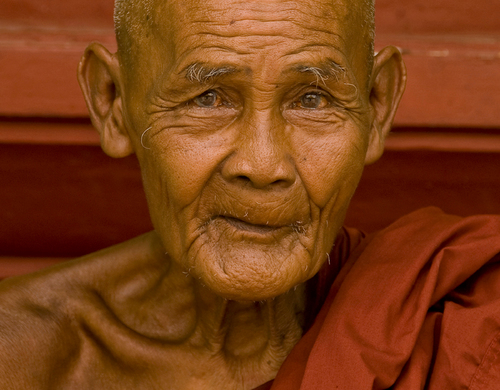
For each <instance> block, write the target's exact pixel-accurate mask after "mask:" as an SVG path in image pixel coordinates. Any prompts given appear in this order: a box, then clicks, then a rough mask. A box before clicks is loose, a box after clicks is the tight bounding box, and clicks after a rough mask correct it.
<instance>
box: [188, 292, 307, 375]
mask: <svg viewBox="0 0 500 390" xmlns="http://www.w3.org/2000/svg"><path fill="white" fill-rule="evenodd" d="M304 290H305V289H304V286H299V287H298V288H296V289H294V290H292V291H289V292H288V293H286V294H283V295H281V296H278V297H276V298H272V299H269V300H266V301H258V302H253V301H249V302H239V301H231V300H226V299H224V298H221V297H219V296H217V295H216V294H214V293H212V292H211V291H209V290H208V289H207V288H206V287H203V286H201V285H200V284H195V285H194V294H195V301H196V304H197V313H198V324H199V328H198V331H199V335H200V336H201V339H202V340H203V341H204V343H207V344H208V345H209V346H210V349H211V350H213V351H221V352H223V353H224V356H226V357H227V358H233V359H236V360H239V359H245V360H248V359H249V358H252V357H254V358H258V359H260V358H262V356H267V355H269V356H274V359H273V360H277V363H279V365H281V363H282V360H281V359H284V358H285V357H286V356H287V355H288V353H289V352H290V350H291V349H292V348H293V346H294V345H295V343H296V342H297V341H298V340H299V339H300V337H301V336H302V328H303V316H304V304H305V292H304ZM278 360H279V362H278ZM278 367H279V366H278Z"/></svg>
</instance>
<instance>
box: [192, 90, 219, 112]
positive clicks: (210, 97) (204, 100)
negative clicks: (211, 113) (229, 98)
mask: <svg viewBox="0 0 500 390" xmlns="http://www.w3.org/2000/svg"><path fill="white" fill-rule="evenodd" d="M193 102H194V103H195V104H196V105H197V106H198V107H201V108H213V107H218V106H220V105H221V104H222V99H221V98H220V96H219V94H218V93H217V92H215V91H214V90H213V89H209V90H208V91H206V92H203V93H202V94H201V95H198V96H196V97H195V98H194V99H193Z"/></svg>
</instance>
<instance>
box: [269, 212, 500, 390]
mask: <svg viewBox="0 0 500 390" xmlns="http://www.w3.org/2000/svg"><path fill="white" fill-rule="evenodd" d="M330 258H331V259H332V261H331V263H330V264H329V265H328V264H325V267H324V268H323V270H322V271H321V272H320V275H318V276H319V280H320V282H321V283H320V288H319V290H321V288H322V287H321V286H322V285H328V287H329V292H327V293H325V294H324V295H325V297H324V298H323V297H322V293H321V291H319V292H318V300H319V301H320V303H321V305H322V306H321V308H320V309H319V310H318V311H319V312H318V314H317V316H316V318H315V321H314V323H313V324H312V325H311V327H310V328H309V330H308V331H307V332H306V333H305V335H304V337H303V338H302V339H301V340H300V341H299V343H298V344H297V345H296V346H295V348H294V349H293V350H292V352H291V353H290V355H289V356H288V358H287V359H286V361H285V362H284V364H283V366H282V367H281V369H280V371H279V373H278V375H277V377H276V379H275V380H274V382H273V384H272V387H271V389H272V390H298V389H300V390H323V389H325V390H326V389H342V390H351V389H352V390H368V389H389V388H390V389H395V390H403V389H404V390H417V389H431V390H438V389H439V390H443V389H471V390H478V389H482V390H493V389H496V390H499V389H500V216H474V217H469V218H460V217H456V216H450V215H445V214H443V213H442V212H441V211H440V210H438V209H436V208H426V209H423V210H419V211H417V212H414V213H412V214H409V215H407V216H405V217H403V218H401V219H400V220H398V221H397V222H395V223H394V224H392V225H391V226H389V227H388V228H386V229H384V230H382V231H380V232H378V233H375V234H372V235H370V236H368V237H364V236H363V235H362V234H361V233H360V232H358V231H355V230H351V229H344V230H343V231H342V232H341V234H339V237H338V239H337V242H336V245H335V246H334V249H333V251H332V253H331V254H330ZM329 280H330V281H333V282H328V281H329ZM328 283H329V284H328ZM330 286H331V287H330ZM327 291H328V289H327Z"/></svg>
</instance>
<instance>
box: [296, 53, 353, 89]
mask: <svg viewBox="0 0 500 390" xmlns="http://www.w3.org/2000/svg"><path fill="white" fill-rule="evenodd" d="M293 69H294V70H295V71H297V72H300V73H309V74H311V75H314V76H316V80H317V81H320V80H321V82H322V83H324V82H325V81H326V80H328V79H329V78H331V77H334V78H335V80H336V81H339V80H340V78H341V77H343V76H344V75H345V68H344V67H343V66H341V65H339V64H338V63H336V62H335V61H333V60H331V59H328V60H326V61H324V62H322V63H320V64H317V65H296V66H295V67H294V68H293Z"/></svg>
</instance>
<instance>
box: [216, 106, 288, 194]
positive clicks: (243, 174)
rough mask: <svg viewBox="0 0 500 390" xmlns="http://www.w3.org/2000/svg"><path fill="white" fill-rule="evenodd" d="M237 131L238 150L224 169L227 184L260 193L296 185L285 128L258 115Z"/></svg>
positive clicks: (233, 153) (226, 162)
mask: <svg viewBox="0 0 500 390" xmlns="http://www.w3.org/2000/svg"><path fill="white" fill-rule="evenodd" d="M237 130H238V137H237V140H236V142H235V148H234V149H233V152H232V154H231V155H229V157H228V158H227V159H226V160H225V161H224V164H223V166H222V176H223V178H224V179H225V180H226V181H228V182H232V183H238V184H244V185H250V186H252V187H253V188H257V189H270V188H287V187H290V186H291V185H292V184H293V183H294V182H295V180H296V170H295V167H294V163H293V159H292V156H291V155H290V152H289V147H288V146H287V145H288V144H289V143H288V140H287V139H286V138H287V137H286V134H285V125H284V124H280V123H279V120H272V119H271V118H263V117H262V116H260V118H259V117H258V116H257V115H256V116H255V118H252V120H249V121H245V122H244V124H241V125H240V126H239V128H238V129H237Z"/></svg>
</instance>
